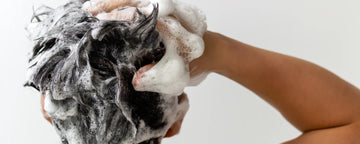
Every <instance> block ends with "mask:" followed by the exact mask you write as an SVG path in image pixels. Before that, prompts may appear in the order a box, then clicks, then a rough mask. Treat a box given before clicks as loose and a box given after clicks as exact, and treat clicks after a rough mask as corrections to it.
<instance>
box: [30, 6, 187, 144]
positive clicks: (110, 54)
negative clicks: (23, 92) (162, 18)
mask: <svg viewBox="0 0 360 144" xmlns="http://www.w3.org/2000/svg"><path fill="white" fill-rule="evenodd" d="M81 4H82V3H81V2H70V3H68V4H66V5H64V6H61V7H58V8H56V9H47V10H46V11H45V12H43V14H45V15H46V17H45V18H44V19H42V20H40V21H38V22H37V23H36V26H35V27H33V28H32V29H31V30H30V29H29V31H30V32H31V36H32V39H33V40H34V42H35V46H34V48H33V52H32V56H31V58H30V61H29V63H30V67H29V77H28V79H27V82H26V85H27V86H32V87H34V88H36V89H37V90H38V91H40V92H41V93H42V94H43V95H45V110H46V111H47V114H48V115H49V116H50V118H51V121H52V123H53V126H54V127H55V129H56V131H57V133H58V134H59V135H60V137H61V140H62V142H63V143H64V144H66V143H70V144H71V143H79V144H85V143H86V144H88V143H91V144H92V143H114V144H115V143H116V144H119V143H121V144H138V143H141V144H156V143H160V140H161V138H162V137H164V136H165V134H166V132H167V131H168V129H169V128H170V127H171V126H172V125H173V124H174V123H175V122H176V121H177V120H178V119H179V118H180V117H181V115H183V113H184V112H185V111H186V110H187V107H188V103H187V101H184V100H180V97H177V96H163V95H161V94H159V93H154V92H139V91H135V90H134V87H133V85H132V78H133V75H134V74H135V72H136V71H137V70H138V69H139V68H141V67H142V66H145V65H147V64H150V63H154V62H157V61H159V60H160V59H161V58H162V56H163V55H164V53H165V46H164V44H162V38H161V37H160V35H159V32H158V31H157V30H156V29H155V26H156V23H157V14H158V8H157V7H155V8H154V11H153V12H152V13H151V14H150V15H149V16H145V15H144V14H142V13H141V12H139V11H137V14H136V19H135V20H134V21H116V20H98V19H97V18H95V17H94V16H92V15H91V14H89V13H88V12H86V11H84V10H82V9H81ZM35 18H37V19H38V17H37V16H35Z"/></svg>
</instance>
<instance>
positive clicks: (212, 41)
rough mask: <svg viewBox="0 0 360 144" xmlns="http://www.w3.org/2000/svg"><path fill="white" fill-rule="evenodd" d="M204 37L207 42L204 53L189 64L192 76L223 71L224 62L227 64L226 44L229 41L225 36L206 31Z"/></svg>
mask: <svg viewBox="0 0 360 144" xmlns="http://www.w3.org/2000/svg"><path fill="white" fill-rule="evenodd" d="M203 39H204V43H205V50H204V53H203V54H202V55H201V56H200V57H199V58H197V59H195V60H193V61H191V62H190V64H189V69H190V76H191V78H195V77H197V76H200V75H203V74H208V73H210V72H218V71H222V69H224V66H225V65H224V64H226V61H225V59H224V57H226V53H225V45H228V44H229V43H226V40H225V39H224V36H222V35H220V34H218V33H214V32H211V31H207V32H205V33H204V36H203Z"/></svg>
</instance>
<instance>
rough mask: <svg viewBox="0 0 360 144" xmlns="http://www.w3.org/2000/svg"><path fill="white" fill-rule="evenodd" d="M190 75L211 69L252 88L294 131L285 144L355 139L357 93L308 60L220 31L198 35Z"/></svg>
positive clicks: (359, 129)
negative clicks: (200, 42)
mask: <svg viewBox="0 0 360 144" xmlns="http://www.w3.org/2000/svg"><path fill="white" fill-rule="evenodd" d="M204 41H205V45H206V46H205V47H206V48H205V52H204V54H203V56H201V57H200V58H198V59H196V60H194V61H192V62H191V63H190V70H191V75H192V76H196V75H199V74H201V73H209V72H215V73H218V74H221V75H223V76H226V77H228V78H230V79H232V80H234V81H236V82H238V83H239V84H241V85H244V86H245V87H246V88H248V89H250V90H251V91H253V92H255V93H256V94H257V95H258V96H260V97H261V98H262V99H264V100H265V101H267V102H268V103H270V104H271V105H272V106H273V107H275V108H276V109H277V110H279V111H280V112H281V114H282V115H283V116H284V117H285V118H286V119H287V120H288V121H289V122H290V123H291V124H292V125H293V126H295V127H296V128H297V129H298V130H300V131H301V132H303V134H302V135H301V136H299V137H298V138H296V139H294V140H291V141H288V142H285V143H286V144H297V143H301V144H319V143H326V144H340V143H341V144H357V143H360V91H359V89H357V88H356V87H354V86H353V85H351V84H349V83H347V82H346V81H344V80H342V79H341V78H339V77H338V76H336V75H334V74H333V73H331V72H329V71H327V70H325V69H323V68H321V67H319V66H317V65H315V64H312V63H310V62H307V61H304V60H301V59H297V58H294V57H290V56H286V55H282V54H279V53H275V52H270V51H267V50H263V49H259V48H256V47H253V46H250V45H247V44H244V43H241V42H239V41H236V40H234V39H231V38H228V37H226V36H223V35H221V34H217V33H213V32H207V33H206V34H205V35H204Z"/></svg>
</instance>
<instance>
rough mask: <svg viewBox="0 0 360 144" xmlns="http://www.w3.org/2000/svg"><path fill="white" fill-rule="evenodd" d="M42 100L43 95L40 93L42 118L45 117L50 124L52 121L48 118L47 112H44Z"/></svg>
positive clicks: (43, 99) (43, 98)
mask: <svg viewBox="0 0 360 144" xmlns="http://www.w3.org/2000/svg"><path fill="white" fill-rule="evenodd" d="M44 101H45V95H44V94H42V95H41V98H40V104H41V113H42V114H43V116H44V118H45V119H46V120H47V121H48V122H49V123H50V124H52V121H51V119H50V116H49V115H48V114H47V112H46V111H45V109H44V106H45V103H44Z"/></svg>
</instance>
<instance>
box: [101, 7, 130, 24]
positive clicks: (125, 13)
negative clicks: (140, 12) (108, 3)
mask: <svg viewBox="0 0 360 144" xmlns="http://www.w3.org/2000/svg"><path fill="white" fill-rule="evenodd" d="M135 17H136V8H135V7H129V8H126V9H123V10H119V11H113V12H110V13H101V14H98V15H97V18H99V19H106V20H120V21H134V20H135Z"/></svg>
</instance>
